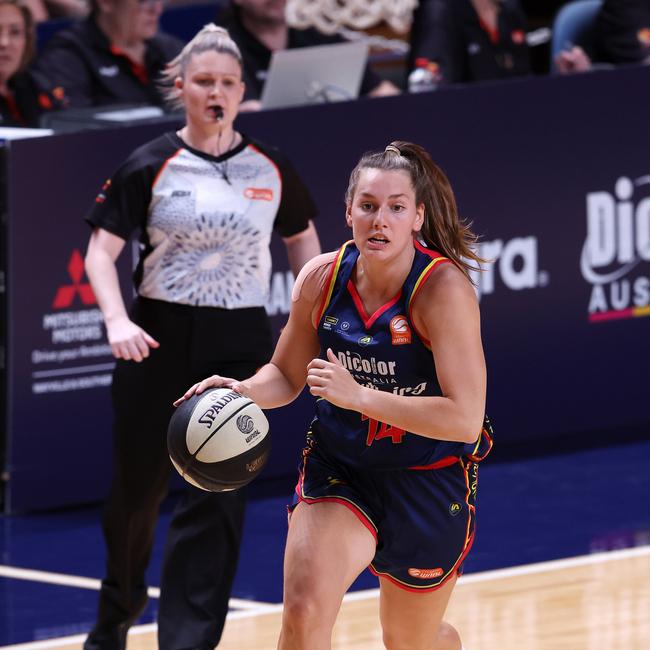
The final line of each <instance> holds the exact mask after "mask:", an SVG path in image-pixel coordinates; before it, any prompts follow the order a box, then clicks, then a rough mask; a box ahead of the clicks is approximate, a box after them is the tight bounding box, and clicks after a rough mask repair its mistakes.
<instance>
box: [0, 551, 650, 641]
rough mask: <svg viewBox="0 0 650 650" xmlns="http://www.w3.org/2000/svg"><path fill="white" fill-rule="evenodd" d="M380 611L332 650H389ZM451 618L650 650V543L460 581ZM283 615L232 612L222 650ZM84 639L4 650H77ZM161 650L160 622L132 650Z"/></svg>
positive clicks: (360, 620) (527, 634)
mask: <svg viewBox="0 0 650 650" xmlns="http://www.w3.org/2000/svg"><path fill="white" fill-rule="evenodd" d="M251 605H253V604H252V603H251ZM377 613H378V599H377V591H376V590H371V591H365V592H356V593H351V594H348V596H346V599H345V601H344V603H343V606H342V609H341V613H340V615H339V620H338V622H337V625H336V628H335V633H334V640H333V644H332V648H333V650H382V648H383V647H384V646H383V645H382V643H381V631H380V628H379V624H378V614H377ZM447 614H448V615H447V617H446V618H447V620H449V621H450V622H451V623H453V624H454V625H455V626H456V627H457V628H458V630H459V631H460V632H461V636H462V638H463V643H464V645H465V647H466V649H467V650H650V546H643V547H638V548H635V549H625V550H622V551H613V552H609V553H599V554H594V555H588V556H583V557H579V558H569V559H564V560H557V561H552V562H544V563H540V564H535V565H528V566H525V567H515V568H512V569H503V570H498V571H489V572H485V573H477V574H471V575H468V576H465V577H462V578H461V579H460V580H459V582H458V584H457V587H456V590H455V592H454V595H453V596H452V601H451V603H450V606H449V609H448V612H447ZM280 615H281V606H280V605H265V604H263V603H259V604H255V605H253V606H252V607H251V608H250V609H246V610H241V611H236V612H231V614H230V615H229V620H228V622H227V625H226V631H225V633H224V637H223V640H222V642H221V644H220V645H219V650H273V649H274V648H275V644H276V640H277V635H278V630H279V625H280ZM81 641H82V638H81V637H68V638H67V639H57V640H51V641H40V642H35V643H26V644H21V645H14V646H5V648H4V649H3V650H8V649H9V648H11V649H13V650H18V649H21V650H28V649H31V650H36V649H37V648H41V649H45V648H54V647H57V648H63V649H64V650H79V648H80V647H81ZM155 649H156V641H155V626H153V625H148V626H140V627H139V628H134V629H133V630H132V632H131V634H130V635H129V642H128V650H155Z"/></svg>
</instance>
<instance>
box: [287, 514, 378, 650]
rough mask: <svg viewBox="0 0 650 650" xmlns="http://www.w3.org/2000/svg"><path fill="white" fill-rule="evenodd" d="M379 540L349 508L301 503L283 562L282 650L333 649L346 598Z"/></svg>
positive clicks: (291, 529)
mask: <svg viewBox="0 0 650 650" xmlns="http://www.w3.org/2000/svg"><path fill="white" fill-rule="evenodd" d="M375 544H376V542H375V538H374V537H373V535H372V534H371V533H370V531H369V530H368V529H367V528H366V527H365V526H364V525H363V524H362V523H361V521H360V520H359V519H358V517H357V516H356V515H355V514H354V513H353V512H352V511H351V510H350V509H348V508H347V507H345V506H344V505H342V504H340V503H335V502H327V501H324V502H319V503H314V504H310V505H309V504H306V503H304V502H303V503H299V504H298V505H297V506H296V508H295V510H294V511H293V514H292V515H291V523H290V525H289V534H288V537H287V546H286V550H285V559H284V610H283V614H282V631H281V633H280V640H279V643H278V648H279V649H280V650H328V649H329V648H330V647H331V635H332V628H333V626H334V622H335V621H336V616H337V614H338V611H339V608H340V606H341V601H342V599H343V596H344V594H345V592H346V591H347V589H348V588H349V586H350V585H351V584H352V582H353V581H354V579H355V578H356V577H357V576H358V575H359V573H361V571H363V569H364V568H365V567H367V566H368V564H369V563H370V561H371V560H372V558H373V555H374V553H375Z"/></svg>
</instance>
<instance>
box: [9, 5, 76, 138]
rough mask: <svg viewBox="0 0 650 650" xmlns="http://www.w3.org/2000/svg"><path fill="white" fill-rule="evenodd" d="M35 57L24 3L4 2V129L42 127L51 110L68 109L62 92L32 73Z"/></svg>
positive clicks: (32, 37)
mask: <svg viewBox="0 0 650 650" xmlns="http://www.w3.org/2000/svg"><path fill="white" fill-rule="evenodd" d="M33 53H34V21H33V19H32V15H31V12H30V10H29V9H28V7H27V6H26V5H25V4H23V2H21V0H0V125H2V126H38V120H39V117H40V116H41V115H42V114H43V113H44V112H45V111H48V110H52V109H56V108H61V107H62V106H63V105H65V96H64V92H63V89H62V88H56V89H52V88H50V87H49V84H47V83H46V82H45V80H44V79H42V78H41V75H38V74H37V73H34V72H31V71H28V70H27V69H26V68H27V65H28V64H29V62H30V60H31V59H32V55H33Z"/></svg>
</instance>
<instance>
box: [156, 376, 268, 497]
mask: <svg viewBox="0 0 650 650" xmlns="http://www.w3.org/2000/svg"><path fill="white" fill-rule="evenodd" d="M167 449H168V451H169V457H170V458H171V460H172V463H173V464H174V467H176V469H177V470H178V472H179V474H180V475H181V476H182V477H183V478H184V479H185V480H186V481H187V482H188V483H191V484H192V485H195V486H196V487H199V488H201V489H203V490H208V491H209V492H225V491H228V490H236V489H237V488H240V487H243V486H244V485H246V484H247V483H250V482H251V481H252V480H253V479H254V478H255V477H256V476H257V475H258V474H259V473H260V472H261V471H262V468H263V467H264V465H265V464H266V461H267V460H268V457H269V452H270V450H271V443H270V436H269V423H268V420H267V419H266V416H265V415H264V413H263V412H262V410H261V409H260V407H259V406H258V405H257V404H255V402H253V400H251V399H249V398H248V397H244V396H243V395H240V394H239V393H237V392H235V391H233V390H230V389H229V388H213V389H210V390H207V391H205V392H204V393H201V394H200V395H193V396H192V397H191V398H190V399H188V400H185V402H183V403H182V404H181V405H180V406H179V407H178V408H177V409H176V411H175V413H174V415H173V416H172V418H171V420H170V422H169V429H168V430H167Z"/></svg>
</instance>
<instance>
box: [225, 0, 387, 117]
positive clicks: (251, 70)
mask: <svg viewBox="0 0 650 650" xmlns="http://www.w3.org/2000/svg"><path fill="white" fill-rule="evenodd" d="M285 6H286V0H271V1H268V0H232V2H231V3H230V4H229V5H228V6H227V7H226V8H225V9H224V10H222V11H221V12H219V14H218V15H217V18H216V22H217V23H218V24H220V25H222V26H223V27H225V28H226V29H227V30H228V33H229V34H230V36H231V37H232V39H233V40H234V41H235V42H236V43H237V45H238V46H239V49H240V51H241V53H242V57H243V61H244V82H245V84H246V94H245V95H244V99H245V100H246V101H245V102H244V104H243V106H242V108H244V109H248V110H254V109H258V108H260V104H259V101H258V100H259V98H260V96H261V94H262V88H263V87H264V82H265V80H266V74H267V71H268V68H269V65H270V63H271V55H272V53H273V52H274V51H276V50H285V49H289V50H292V49H295V48H299V47H310V46H313V45H331V44H334V43H343V42H345V41H344V39H343V38H341V37H340V36H335V35H334V36H328V35H325V34H322V33H321V32H319V31H318V30H317V29H314V28H309V29H293V28H292V27H289V25H288V24H287V21H286V17H285ZM398 93H399V89H398V88H397V86H395V85H394V84H393V83H392V82H390V81H388V80H385V79H382V78H381V77H379V76H378V75H377V74H375V73H374V72H373V71H372V70H371V69H370V67H368V66H367V67H366V70H365V72H364V75H363V79H362V81H361V91H360V94H361V95H368V96H370V97H380V96H385V95H395V94H398Z"/></svg>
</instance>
